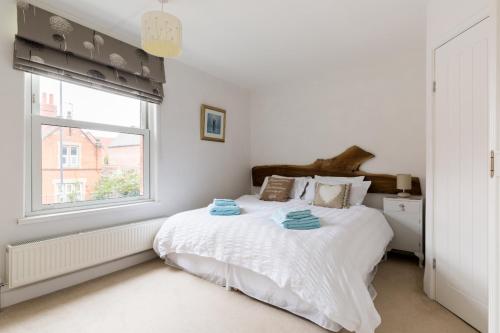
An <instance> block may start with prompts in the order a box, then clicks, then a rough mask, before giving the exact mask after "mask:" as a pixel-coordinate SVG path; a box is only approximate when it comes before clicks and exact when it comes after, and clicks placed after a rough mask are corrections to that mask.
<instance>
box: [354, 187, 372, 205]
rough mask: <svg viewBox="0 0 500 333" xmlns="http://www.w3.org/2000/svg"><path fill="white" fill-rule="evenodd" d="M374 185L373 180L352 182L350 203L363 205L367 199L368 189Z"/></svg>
mask: <svg viewBox="0 0 500 333" xmlns="http://www.w3.org/2000/svg"><path fill="white" fill-rule="evenodd" d="M371 185H372V182H361V183H354V184H351V192H350V194H349V204H350V205H351V206H358V205H362V204H363V201H365V197H366V194H367V193H368V189H369V188H370V186H371Z"/></svg>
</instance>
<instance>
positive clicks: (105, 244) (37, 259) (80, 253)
mask: <svg viewBox="0 0 500 333" xmlns="http://www.w3.org/2000/svg"><path fill="white" fill-rule="evenodd" d="M164 221H165V219H157V220H150V221H144V222H137V223H131V224H125V225H120V226H116V227H111V228H105V229H98V230H92V231H86V232H80V233H76V234H72V235H67V236H62V237H56V238H51V239H45V240H39V241H32V242H26V243H22V244H18V245H8V246H7V284H8V287H9V288H17V287H21V286H24V285H27V284H30V283H34V282H38V281H42V280H46V279H50V278H53V277H56V276H59V275H63V274H67V273H71V272H74V271H77V270H80V269H84V268H88V267H91V266H95V265H98V264H102V263H105V262H108V261H111V260H115V259H118V258H122V257H126V256H129V255H132V254H135V253H139V252H142V251H146V250H149V249H151V248H152V247H153V239H154V236H155V235H156V233H157V232H158V230H159V229H160V227H161V225H162V223H163V222H164Z"/></svg>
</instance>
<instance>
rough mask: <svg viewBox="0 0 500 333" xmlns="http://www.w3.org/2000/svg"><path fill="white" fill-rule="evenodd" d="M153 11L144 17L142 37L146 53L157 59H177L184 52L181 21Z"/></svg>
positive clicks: (162, 1)
mask: <svg viewBox="0 0 500 333" xmlns="http://www.w3.org/2000/svg"><path fill="white" fill-rule="evenodd" d="M159 1H160V2H161V4H162V10H161V11H151V12H147V13H144V14H143V15H142V22H141V29H142V31H141V36H142V48H143V49H144V51H146V52H148V53H150V54H152V55H155V56H157V57H176V56H178V55H180V54H181V51H182V48H181V47H182V46H181V43H182V25H181V21H180V20H179V19H178V18H177V17H175V16H173V15H171V14H168V13H165V12H164V11H163V3H165V2H166V0H159Z"/></svg>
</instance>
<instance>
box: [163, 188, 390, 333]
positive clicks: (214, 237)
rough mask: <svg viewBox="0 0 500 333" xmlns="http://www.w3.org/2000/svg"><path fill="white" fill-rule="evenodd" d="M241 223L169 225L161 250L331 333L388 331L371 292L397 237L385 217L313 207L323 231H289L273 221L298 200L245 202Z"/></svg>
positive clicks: (235, 219)
mask: <svg viewBox="0 0 500 333" xmlns="http://www.w3.org/2000/svg"><path fill="white" fill-rule="evenodd" d="M238 202H239V204H240V206H241V207H242V210H243V214H242V215H241V216H232V217H214V216H210V215H209V214H208V212H207V209H206V208H204V209H199V210H194V211H189V212H184V213H181V214H178V215H176V216H173V217H171V218H169V219H168V220H167V222H166V223H165V224H164V226H163V227H162V229H161V230H160V232H159V233H158V235H157V237H156V238H155V243H154V249H155V251H156V252H157V253H158V254H159V255H160V257H162V258H164V259H166V260H167V261H168V262H170V263H173V264H175V265H177V266H179V267H182V268H183V269H185V270H186V271H188V272H191V273H193V274H196V275H198V276H200V277H202V278H205V279H207V280H209V281H212V282H214V283H217V284H220V285H225V284H226V280H227V285H228V286H230V287H233V288H236V289H239V290H241V291H242V292H244V293H245V294H247V295H249V296H251V297H254V298H256V299H259V300H261V301H263V302H266V303H269V304H272V305H275V306H277V307H280V308H283V309H285V310H288V311H290V312H292V313H295V314H297V315H299V316H301V317H304V318H307V319H309V320H311V321H313V322H315V323H317V324H318V325H320V326H322V327H324V328H327V329H329V330H333V331H338V330H339V329H340V328H341V327H342V326H343V327H345V328H347V329H349V330H352V331H356V332H362V333H365V332H373V331H374V330H375V328H376V327H377V326H378V325H379V324H380V317H379V316H378V313H377V312H376V310H375V308H374V306H373V302H372V297H373V296H374V293H373V290H370V287H369V286H370V282H371V277H372V275H371V274H370V273H371V272H372V271H373V269H374V267H375V266H376V265H377V264H378V262H379V260H380V259H381V258H382V256H383V254H384V250H385V247H386V246H387V244H388V243H389V241H390V240H391V238H392V235H393V233H392V230H391V229H390V227H389V226H388V224H387V221H386V220H385V218H384V217H383V215H382V214H381V213H380V212H378V211H377V210H374V209H371V208H367V207H364V206H358V207H352V208H350V209H345V210H338V209H329V208H321V207H309V208H311V209H312V211H313V213H314V214H315V215H317V216H319V217H320V218H321V223H322V227H321V228H320V229H316V230H311V231H293V230H285V229H281V228H280V227H279V226H277V225H276V224H274V223H273V222H272V220H271V219H270V215H271V214H272V213H273V212H274V211H275V210H276V209H278V208H280V207H293V208H298V209H300V208H304V207H305V203H304V202H302V201H300V200H296V201H290V202H287V203H276V202H263V201H260V200H258V198H256V197H255V196H243V197H241V198H240V199H238Z"/></svg>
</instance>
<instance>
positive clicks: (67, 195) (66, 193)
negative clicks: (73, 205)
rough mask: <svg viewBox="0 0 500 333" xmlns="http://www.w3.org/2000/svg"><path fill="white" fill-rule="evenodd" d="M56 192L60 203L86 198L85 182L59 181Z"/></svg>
mask: <svg viewBox="0 0 500 333" xmlns="http://www.w3.org/2000/svg"><path fill="white" fill-rule="evenodd" d="M56 193H57V194H56V197H57V199H56V200H57V202H59V203H63V202H75V201H82V200H85V197H84V193H83V183H80V182H68V183H57V184H56Z"/></svg>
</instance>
